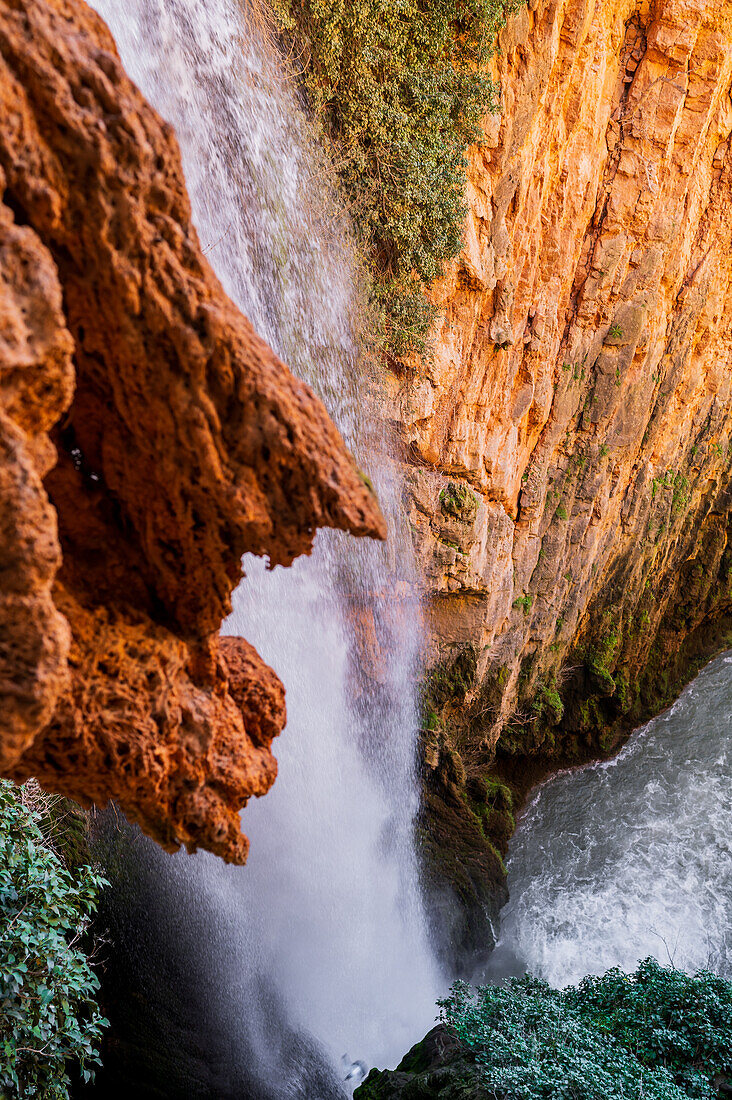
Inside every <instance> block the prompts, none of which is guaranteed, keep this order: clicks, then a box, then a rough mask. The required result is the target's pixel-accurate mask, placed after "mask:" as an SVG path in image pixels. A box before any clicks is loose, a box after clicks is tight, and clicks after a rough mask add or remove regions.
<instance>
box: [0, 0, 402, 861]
mask: <svg viewBox="0 0 732 1100" xmlns="http://www.w3.org/2000/svg"><path fill="white" fill-rule="evenodd" d="M0 120H1V121H0V199H1V202H0V459H1V462H0V504H1V506H2V508H1V512H0V593H1V594H0V708H1V711H2V725H1V726H0V773H2V774H4V775H9V776H12V777H13V778H15V779H19V780H20V779H24V778H26V777H27V776H29V775H35V776H37V777H38V778H39V780H40V781H41V783H42V784H43V785H44V786H46V787H48V788H49V789H53V790H57V791H60V792H61V793H64V794H68V795H71V796H72V797H74V798H77V799H79V800H80V801H82V802H83V803H88V802H90V801H91V800H94V801H96V802H105V801H106V800H107V799H108V798H110V797H113V798H115V799H116V800H117V801H118V802H119V803H120V805H121V806H122V807H123V808H124V809H125V811H126V812H127V814H128V816H129V817H130V818H132V819H133V820H135V821H137V822H139V824H140V825H141V826H142V828H143V829H144V830H145V831H146V832H148V833H149V834H150V835H152V836H153V837H155V839H157V840H159V841H160V842H161V843H162V844H163V845H164V846H166V847H168V848H175V847H176V846H178V845H179V844H181V843H183V844H185V845H186V846H187V847H188V848H190V849H192V848H195V847H196V846H197V845H203V846H205V847H207V848H209V849H211V850H212V851H214V852H217V853H218V854H220V855H222V856H224V857H225V858H226V859H231V860H237V861H243V860H244V859H245V858H246V851H247V841H246V838H245V837H243V836H242V835H241V833H240V831H239V819H238V811H239V808H240V807H241V806H242V805H243V804H244V803H246V801H247V799H248V798H249V797H250V796H251V795H261V794H264V792H265V791H266V790H267V789H268V787H269V786H270V784H271V783H272V781H273V780H274V776H275V771H276V763H275V760H274V758H273V756H272V755H271V752H270V743H271V740H272V738H273V736H274V735H275V734H277V733H278V732H279V730H280V729H281V728H282V726H283V724H284V720H285V710H284V697H283V689H282V686H281V684H280V683H279V681H278V680H277V677H276V676H275V675H274V673H273V672H272V671H271V670H270V669H268V668H267V667H266V666H265V665H264V664H263V662H262V661H261V660H260V658H259V657H258V656H257V654H256V653H255V652H254V650H252V648H251V647H250V646H249V645H248V644H247V643H246V642H244V641H243V640H241V639H225V640H223V639H221V640H220V639H218V638H217V631H218V627H219V625H220V623H221V620H222V618H223V616H224V615H225V614H226V613H227V611H228V610H229V606H230V604H229V597H230V593H231V590H232V588H233V587H234V585H235V584H236V583H237V581H238V579H239V576H240V559H241V555H242V553H244V552H245V551H253V552H255V553H257V554H266V555H268V556H269V560H270V562H271V563H272V564H273V565H274V564H277V563H279V564H282V565H288V564H290V562H291V561H292V560H293V558H294V557H295V556H297V555H298V554H302V553H308V552H309V550H310V548H311V545H312V541H313V538H314V534H315V530H316V528H317V527H319V526H331V527H338V528H342V529H344V530H347V531H350V532H352V533H353V534H356V535H375V536H383V534H384V530H385V529H384V523H383V520H382V518H381V516H380V514H379V511H378V507H377V505H376V503H375V501H374V499H373V496H372V494H371V493H370V491H369V490H368V488H367V487H366V485H365V484H364V482H363V480H362V479H361V477H360V476H359V473H358V471H357V469H356V467H355V466H354V464H353V461H352V459H351V457H350V455H349V454H348V452H347V451H346V449H345V447H344V445H343V442H342V440H341V438H340V436H339V435H338V433H337V431H336V429H335V428H334V426H333V425H332V423H331V422H330V420H329V419H328V416H327V414H326V412H325V410H324V409H323V407H322V405H321V404H320V402H319V401H318V400H317V399H316V398H315V396H314V395H313V394H312V392H311V391H310V390H309V389H308V388H307V386H305V385H303V384H302V383H300V382H298V381H297V380H296V379H295V378H293V376H292V375H291V374H290V372H289V371H288V370H287V368H286V367H285V366H284V365H283V364H282V363H281V362H279V360H278V359H277V358H276V357H275V356H274V355H273V353H272V352H271V351H270V349H269V348H268V347H267V346H266V345H265V344H264V343H263V342H262V341H261V340H260V339H259V338H258V337H257V335H256V334H255V333H254V331H253V330H252V328H251V325H250V324H249V323H248V321H247V320H246V319H245V318H244V317H243V316H242V315H241V314H240V313H239V312H238V310H237V309H236V308H235V307H234V305H233V304H232V303H231V302H230V301H229V300H228V298H227V297H226V296H225V294H224V292H223V290H222V288H221V286H220V284H219V282H218V280H217V279H216V277H215V276H214V274H213V272H212V271H211V268H210V267H209V265H208V263H207V262H206V260H205V259H204V258H203V256H202V253H201V250H200V246H199V241H198V238H197V236H196V232H195V230H194V228H193V226H192V224H191V213H190V206H189V202H188V197H187V194H186V190H185V185H184V182H183V174H182V170H181V165H180V156H179V151H178V147H177V143H176V141H175V138H174V135H173V133H172V130H171V128H170V127H169V126H168V125H167V124H166V123H164V122H163V121H162V120H161V119H160V118H159V117H158V116H157V115H156V114H155V112H154V111H153V110H152V109H151V108H150V107H149V106H148V104H147V103H146V102H145V101H144V99H143V98H142V96H141V95H140V93H139V92H138V90H137V89H136V88H135V87H134V85H133V84H132V83H131V82H130V80H129V79H128V78H127V76H126V75H125V73H124V70H123V69H122V66H121V63H120V61H119V57H118V55H117V52H116V49H115V45H114V42H113V40H112V37H111V35H110V34H109V31H108V30H107V28H106V26H105V25H104V23H103V22H102V20H101V19H100V18H99V17H98V16H97V15H96V14H95V13H94V12H92V11H91V10H90V9H89V8H88V7H86V5H85V4H83V2H82V0H0ZM57 456H58V461H57Z"/></svg>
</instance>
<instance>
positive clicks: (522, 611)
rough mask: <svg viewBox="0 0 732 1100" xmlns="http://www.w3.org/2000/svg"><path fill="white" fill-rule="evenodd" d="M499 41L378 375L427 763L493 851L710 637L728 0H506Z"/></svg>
mask: <svg viewBox="0 0 732 1100" xmlns="http://www.w3.org/2000/svg"><path fill="white" fill-rule="evenodd" d="M500 47H501V48H500V53H499V55H498V56H497V58H496V61H495V66H496V74H495V75H496V77H497V79H498V80H499V81H500V85H501V88H502V96H503V107H502V111H501V113H500V114H498V115H496V116H494V117H492V118H490V119H488V120H487V123H486V129H485V140H484V142H483V143H482V144H481V145H478V146H475V147H474V148H472V149H471V150H470V151H469V169H468V201H469V215H468V218H467V223H466V229H465V244H464V249H463V252H462V254H461V256H460V257H459V259H458V261H456V262H455V263H454V264H453V265H452V266H451V268H450V269H449V271H448V272H447V273H446V274H445V277H444V278H443V279H442V280H441V281H440V283H439V284H438V285H436V287H435V288H434V298H435V302H436V303H437V304H438V305H439V307H440V309H441V311H442V316H441V320H440V322H439V328H438V332H437V337H436V346H435V354H434V357H433V358H432V360H431V361H429V360H426V359H425V360H424V361H420V362H412V363H408V364H406V365H405V370H404V372H403V373H402V374H401V375H396V376H395V377H394V380H393V394H392V396H393V401H394V408H395V410H396V411H395V418H396V419H397V420H398V422H399V423H400V425H401V430H402V433H403V438H404V442H405V446H406V448H407V453H408V455H409V466H408V476H409V479H410V481H411V488H412V493H411V498H410V500H409V501H408V507H409V509H410V512H411V522H412V527H413V534H414V539H415V543H416V545H417V548H418V551H419V555H420V557H421V559H422V560H423V561H425V562H426V563H427V572H428V577H429V584H430V587H431V593H430V601H429V614H430V618H431V637H432V643H433V644H432V649H433V652H432V663H433V666H434V671H433V675H432V678H431V681H430V683H429V685H428V690H427V697H428V706H427V711H428V713H427V716H426V722H425V724H426V727H427V732H426V734H425V741H426V772H427V786H428V790H432V792H433V797H434V798H438V799H440V798H441V799H442V801H443V803H444V804H445V805H446V806H448V807H450V808H451V809H450V812H457V810H458V809H459V810H460V812H461V813H462V815H463V819H464V820H465V821H469V822H472V825H473V826H478V827H479V828H480V829H481V830H482V832H483V835H484V837H485V838H486V843H488V842H490V844H492V845H493V846H494V847H497V848H499V849H501V850H503V851H505V846H506V843H507V839H508V837H509V836H510V832H511V829H512V827H513V818H512V805H511V803H512V802H513V808H514V809H515V806H516V804H517V803H518V802H520V800H521V798H523V796H524V795H525V793H526V791H527V790H528V788H529V787H530V786H531V785H532V784H533V783H534V782H535V781H536V780H537V779H538V778H540V777H541V775H543V774H545V773H546V772H547V771H549V770H552V769H555V768H557V767H559V766H562V765H564V764H571V763H576V762H580V761H582V760H586V759H588V758H590V757H593V756H597V755H601V754H603V753H608V752H611V751H613V750H614V749H615V748H617V747H618V745H619V744H620V743H621V741H622V738H623V736H624V735H625V734H626V733H627V731H628V730H629V729H630V728H632V727H633V726H634V725H637V724H638V723H639V722H641V721H642V720H643V719H644V718H646V717H647V716H648V715H649V714H651V713H653V712H655V711H658V710H659V709H661V708H662V706H664V705H665V704H666V703H667V702H669V701H670V700H671V699H672V698H673V696H674V694H675V692H677V691H678V689H679V687H680V686H681V685H682V684H683V683H684V682H685V680H686V679H688V678H689V677H690V675H691V674H692V673H693V671H694V669H695V668H696V667H698V665H699V663H700V662H702V661H703V660H704V659H706V658H707V657H709V656H710V655H711V653H712V652H714V650H715V649H716V648H719V647H720V646H722V645H724V644H729V642H730V639H731V638H732V633H731V632H730V612H732V550H731V549H730V539H729V536H730V516H731V515H732V474H731V465H732V444H731V434H732V251H731V249H730V245H731V243H732V202H731V199H732V142H731V140H730V135H731V133H732V99H731V90H732V3H730V0H721V2H720V0H529V4H528V6H527V7H526V8H524V9H523V10H522V12H521V13H520V14H519V15H518V16H517V17H515V18H514V19H512V20H511V21H510V23H509V25H508V26H507V28H506V29H505V31H504V32H503V33H502V35H501V40H500ZM456 753H457V756H458V759H459V767H458V765H456V763H455V759H454V758H455V754H456ZM460 768H462V772H461V774H460V776H459V778H458V780H457V781H456V779H455V776H456V774H457V772H459V771H460ZM456 769H457V771H456ZM499 780H501V781H505V782H499ZM471 784H472V785H471ZM451 785H452V788H453V789H452V792H451ZM455 789H457V790H458V791H459V796H458V795H456V794H455ZM438 816H439V815H438ZM428 824H429V823H428ZM439 834H440V828H439V827H438V828H435V827H432V835H431V841H430V843H431V844H432V848H433V852H434V851H435V850H437V848H439V846H440V843H441V840H440V835H439ZM456 889H458V888H457V887H456ZM458 892H459V890H458Z"/></svg>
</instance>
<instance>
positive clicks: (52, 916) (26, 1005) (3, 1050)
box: [0, 780, 107, 1100]
mask: <svg viewBox="0 0 732 1100" xmlns="http://www.w3.org/2000/svg"><path fill="white" fill-rule="evenodd" d="M41 823H42V814H41V813H39V812H37V811H36V810H32V809H30V808H29V807H28V806H26V805H24V803H23V801H22V799H21V792H20V790H19V788H17V787H15V786H14V785H13V784H12V783H9V782H7V781H5V780H0V1096H1V1097H3V1098H4V1100H16V1098H17V1100H30V1098H33V1100H36V1098H38V1100H66V1098H67V1097H68V1095H69V1091H68V1090H69V1086H70V1079H69V1076H68V1073H67V1067H68V1068H70V1067H71V1066H72V1065H74V1066H75V1067H77V1068H78V1071H79V1073H80V1075H81V1078H82V1079H83V1080H89V1078H90V1077H91V1076H92V1075H93V1069H92V1067H93V1066H94V1065H98V1064H99V1057H98V1049H99V1041H100V1039H101V1035H102V1029H103V1028H104V1027H105V1026H106V1024H107V1021H106V1020H105V1019H104V1018H103V1017H102V1016H101V1014H100V1012H99V1009H98V1007H97V1004H96V1000H95V995H96V992H97V990H98V986H99V983H98V980H97V978H96V976H95V975H94V972H93V971H92V969H91V966H90V964H89V960H88V958H87V956H86V954H85V953H84V950H83V948H82V939H83V938H84V936H85V933H86V932H87V930H88V927H89V923H90V919H91V917H92V915H93V913H94V911H95V909H96V904H97V897H98V893H99V890H100V888H101V887H102V886H103V885H106V881H105V879H103V878H101V876H100V875H99V874H97V873H96V872H95V871H94V870H93V869H92V868H91V867H80V868H78V869H75V870H74V872H73V873H72V872H71V871H70V870H69V869H68V868H66V867H65V866H64V864H63V862H62V861H61V859H60V858H59V857H58V855H57V854H56V853H55V852H54V851H53V850H52V848H51V847H50V846H49V844H48V842H47V840H46V839H45V837H44V833H43V831H42V828H41Z"/></svg>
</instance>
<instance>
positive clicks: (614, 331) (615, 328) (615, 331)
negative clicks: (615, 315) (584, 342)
mask: <svg viewBox="0 0 732 1100" xmlns="http://www.w3.org/2000/svg"><path fill="white" fill-rule="evenodd" d="M610 335H611V336H612V337H613V339H614V340H622V338H623V330H622V329H621V327H620V325H619V324H618V323H617V321H613V323H612V324H611V325H610Z"/></svg>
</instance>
